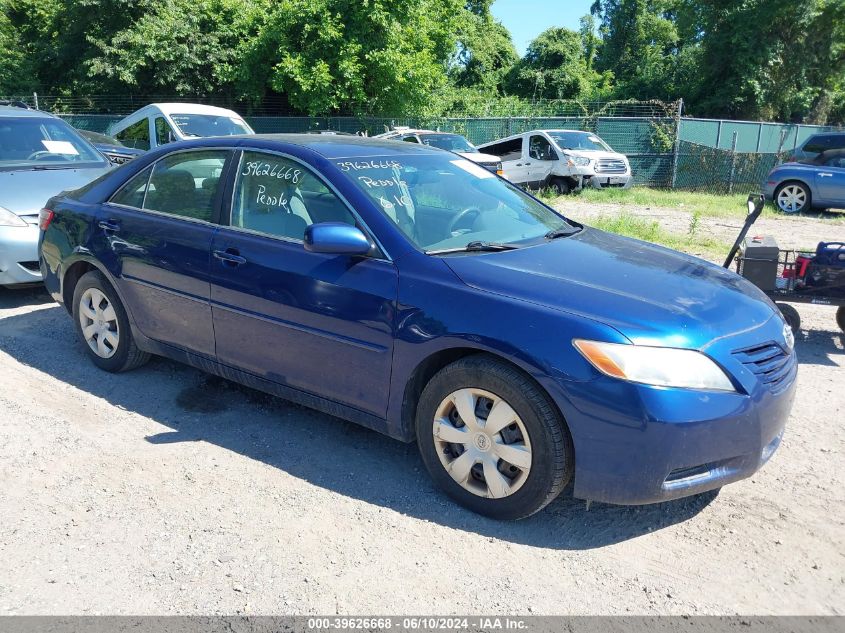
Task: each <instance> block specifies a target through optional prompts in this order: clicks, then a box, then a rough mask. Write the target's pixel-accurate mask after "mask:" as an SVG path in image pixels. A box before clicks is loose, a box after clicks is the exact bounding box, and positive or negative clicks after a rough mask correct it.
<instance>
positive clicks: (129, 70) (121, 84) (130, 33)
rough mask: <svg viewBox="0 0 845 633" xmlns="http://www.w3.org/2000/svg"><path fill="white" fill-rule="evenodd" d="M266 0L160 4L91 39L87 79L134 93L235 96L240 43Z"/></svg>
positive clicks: (263, 11)
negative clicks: (97, 37)
mask: <svg viewBox="0 0 845 633" xmlns="http://www.w3.org/2000/svg"><path fill="white" fill-rule="evenodd" d="M269 5H270V2H269V0H252V2H249V3H244V2H242V1H241V0H160V1H158V2H155V3H154V4H152V5H150V6H149V7H148V10H147V11H145V12H144V13H143V14H141V15H140V16H139V17H138V18H137V19H136V20H134V21H133V22H132V23H131V24H130V25H128V26H127V27H126V28H123V29H121V30H119V31H117V32H116V33H112V34H110V36H109V37H106V38H100V39H96V40H94V39H92V43H93V44H94V46H95V50H94V51H93V52H92V54H91V56H90V57H89V59H87V60H86V61H85V67H86V68H87V76H88V77H89V78H91V79H93V80H99V81H100V82H101V83H102V84H104V85H109V86H115V87H116V88H117V89H127V88H128V89H130V90H132V91H134V92H138V91H143V92H146V93H147V94H151V93H155V92H158V93H174V94H179V95H208V94H212V93H218V94H220V93H223V94H228V95H232V94H234V92H235V83H236V79H237V77H238V75H239V72H240V71H241V53H242V45H243V42H246V41H249V40H250V39H251V38H254V37H255V36H256V30H257V25H258V24H259V23H260V21H261V20H262V19H263V17H264V16H265V15H266V11H267V8H268V7H269Z"/></svg>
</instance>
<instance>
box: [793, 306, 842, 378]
mask: <svg viewBox="0 0 845 633" xmlns="http://www.w3.org/2000/svg"><path fill="white" fill-rule="evenodd" d="M831 316H832V315H831ZM795 352H796V354H797V355H798V362H799V363H800V364H801V365H826V366H828V367H838V366H840V365H841V364H842V360H841V358H840V360H839V362H837V361H836V360H834V357H836V356H838V357H841V356H843V355H845V333H843V332H842V331H841V330H802V331H801V333H800V334H798V335H797V336H796V337H795Z"/></svg>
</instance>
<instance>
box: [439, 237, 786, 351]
mask: <svg viewBox="0 0 845 633" xmlns="http://www.w3.org/2000/svg"><path fill="white" fill-rule="evenodd" d="M444 261H445V262H446V263H447V265H448V266H449V267H450V268H451V269H452V270H453V271H454V272H455V274H456V275H457V276H458V277H459V278H460V279H461V280H462V281H463V282H464V283H466V284H467V285H469V286H471V287H474V288H477V289H479V290H483V291H486V292H493V293H498V294H502V295H507V296H509V297H513V298H517V299H522V300H525V301H530V302H533V303H539V304H542V305H545V306H548V307H550V308H554V309H558V310H562V311H565V312H569V313H573V314H579V315H581V316H584V317H586V318H590V319H592V320H594V321H599V322H602V323H605V324H607V325H609V326H611V327H613V328H615V329H616V330H618V331H619V332H621V333H622V334H623V335H624V336H626V337H627V338H628V339H629V340H631V341H632V342H634V343H638V344H644V345H648V344H651V345H664V346H671V347H686V348H690V349H701V348H703V347H704V346H706V345H707V344H708V343H710V342H712V341H713V340H714V339H717V338H721V337H725V336H729V335H731V334H736V333H739V332H742V331H747V330H751V329H754V328H756V327H759V326H760V325H762V324H763V323H765V322H766V321H768V320H769V319H771V318H772V315H773V314H774V311H775V308H774V305H773V304H772V303H771V302H770V301H769V300H768V299H767V298H766V296H765V295H764V294H763V293H762V292H761V291H760V290H759V289H757V288H756V287H755V286H753V285H752V284H751V283H749V282H748V281H746V280H745V279H743V278H742V277H740V276H739V275H736V274H735V273H733V272H730V271H728V270H725V269H724V268H720V267H718V266H716V265H714V264H710V263H708V262H705V261H704V260H701V259H698V258H695V257H690V256H688V255H684V254H683V253H679V252H677V251H673V250H670V249H666V248H663V247H661V246H656V245H653V244H649V243H646V242H641V241H639V240H633V239H629V238H624V237H620V236H617V235H612V234H610V233H605V232H603V231H598V230H596V229H591V228H584V229H583V230H582V231H580V232H579V233H577V234H576V235H574V236H571V237H565V238H558V239H556V240H552V241H549V242H546V243H543V244H540V245H537V246H529V247H525V248H521V249H517V250H513V251H502V252H497V253H483V254H467V255H459V256H449V257H446V258H444ZM560 334H561V333H558V332H549V333H548V335H549V337H550V338H554V337H556V336H559V335H560Z"/></svg>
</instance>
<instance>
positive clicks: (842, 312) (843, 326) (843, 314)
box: [836, 306, 845, 332]
mask: <svg viewBox="0 0 845 633" xmlns="http://www.w3.org/2000/svg"><path fill="white" fill-rule="evenodd" d="M836 324H837V325H838V326H839V329H840V330H842V331H843V332H845V306H839V309H838V310H837V311H836Z"/></svg>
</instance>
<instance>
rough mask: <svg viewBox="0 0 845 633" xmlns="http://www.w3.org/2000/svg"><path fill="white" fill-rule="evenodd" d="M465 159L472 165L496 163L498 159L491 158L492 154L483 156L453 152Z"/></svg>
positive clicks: (475, 153) (478, 153)
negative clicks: (472, 163)
mask: <svg viewBox="0 0 845 633" xmlns="http://www.w3.org/2000/svg"><path fill="white" fill-rule="evenodd" d="M455 153H456V154H459V155H461V156H463V157H464V158H466V159H467V160H471V161H472V162H474V163H485V164H486V163H498V162H499V157H498V156H493V154H483V153H482V152H455Z"/></svg>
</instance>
